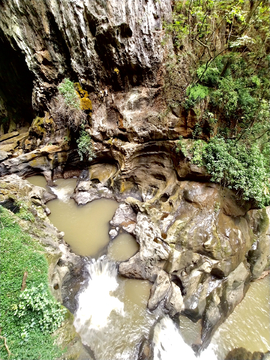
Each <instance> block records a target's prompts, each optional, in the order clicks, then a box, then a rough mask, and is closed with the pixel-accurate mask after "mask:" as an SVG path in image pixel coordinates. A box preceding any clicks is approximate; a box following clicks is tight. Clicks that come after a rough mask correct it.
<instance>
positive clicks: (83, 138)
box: [77, 127, 95, 161]
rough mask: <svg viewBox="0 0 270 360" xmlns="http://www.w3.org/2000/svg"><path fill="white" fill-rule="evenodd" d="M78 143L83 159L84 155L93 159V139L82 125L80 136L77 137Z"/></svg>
mask: <svg viewBox="0 0 270 360" xmlns="http://www.w3.org/2000/svg"><path fill="white" fill-rule="evenodd" d="M77 145H78V153H79V156H80V159H81V161H83V159H84V157H86V158H87V160H89V161H91V160H93V158H94V157H95V154H94V149H93V145H92V139H91V136H90V134H89V133H88V132H87V131H85V130H84V127H82V129H81V131H80V137H79V138H78V139H77Z"/></svg>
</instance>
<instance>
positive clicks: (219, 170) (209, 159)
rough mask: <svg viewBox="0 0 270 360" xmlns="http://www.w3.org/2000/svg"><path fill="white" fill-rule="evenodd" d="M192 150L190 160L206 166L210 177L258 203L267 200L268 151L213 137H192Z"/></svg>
mask: <svg viewBox="0 0 270 360" xmlns="http://www.w3.org/2000/svg"><path fill="white" fill-rule="evenodd" d="M192 152H193V160H192V161H193V162H194V163H195V164H197V165H200V166H201V165H204V166H205V167H206V169H207V171H208V172H209V174H210V175H211V176H212V177H211V181H213V182H216V183H220V184H222V185H223V186H226V187H228V188H229V189H234V190H236V191H237V192H238V193H239V195H240V196H241V197H242V198H243V199H244V200H255V201H256V203H257V205H258V206H259V207H263V206H266V205H269V204H270V182H269V178H270V167H269V151H266V150H265V151H264V152H262V151H261V150H260V148H259V146H258V145H257V144H253V145H252V146H248V147H247V146H246V145H245V144H243V143H240V142H236V141H235V140H227V141H226V140H225V139H224V138H221V137H214V138H212V139H211V140H210V141H209V142H208V143H203V142H202V141H201V140H199V141H195V145H194V146H193V150H192Z"/></svg>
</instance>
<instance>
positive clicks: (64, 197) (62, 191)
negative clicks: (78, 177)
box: [50, 186, 73, 203]
mask: <svg viewBox="0 0 270 360" xmlns="http://www.w3.org/2000/svg"><path fill="white" fill-rule="evenodd" d="M50 189H51V191H52V192H53V193H54V194H55V195H56V196H57V198H58V199H59V200H61V201H63V202H65V203H67V202H68V201H69V200H70V196H71V195H72V193H73V189H72V190H71V189H70V187H68V186H66V187H54V186H50Z"/></svg>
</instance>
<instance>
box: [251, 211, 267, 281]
mask: <svg viewBox="0 0 270 360" xmlns="http://www.w3.org/2000/svg"><path fill="white" fill-rule="evenodd" d="M248 215H249V218H250V224H251V228H252V230H253V234H254V237H255V242H254V243H253V245H252V247H251V249H250V251H249V253H248V261H249V263H250V265H251V271H252V275H253V278H255V279H257V278H258V277H260V275H261V274H262V272H263V271H264V270H269V268H270V226H269V220H270V207H269V206H268V207H267V208H265V209H261V210H251V211H249V213H248Z"/></svg>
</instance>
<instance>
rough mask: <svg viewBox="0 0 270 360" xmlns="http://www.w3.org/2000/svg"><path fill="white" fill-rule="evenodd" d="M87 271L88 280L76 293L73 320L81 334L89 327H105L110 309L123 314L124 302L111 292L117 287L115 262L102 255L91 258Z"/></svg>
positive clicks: (97, 328)
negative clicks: (75, 308) (76, 298)
mask: <svg viewBox="0 0 270 360" xmlns="http://www.w3.org/2000/svg"><path fill="white" fill-rule="evenodd" d="M87 271H88V273H89V281H88V284H87V286H86V288H85V289H84V290H83V291H82V292H81V293H79V295H78V310H77V311H76V313H75V321H74V326H75V328H76V330H77V332H79V333H80V334H81V336H82V334H84V333H85V332H86V333H87V331H88V329H89V328H91V329H96V330H100V329H102V328H103V327H105V326H106V325H107V323H108V318H109V316H110V314H111V312H112V311H115V312H118V313H119V314H121V315H122V316H123V315H124V304H123V303H122V302H121V301H120V300H119V299H117V298H116V297H115V296H113V294H112V293H113V292H114V291H115V290H116V289H117V287H118V282H117V280H116V277H117V267H116V264H115V263H114V262H112V261H109V260H108V259H107V258H106V257H105V256H102V257H100V258H99V259H98V260H91V262H90V263H89V264H88V265H87ZM84 328H85V329H84ZM82 338H83V336H82ZM86 342H87V339H86Z"/></svg>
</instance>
